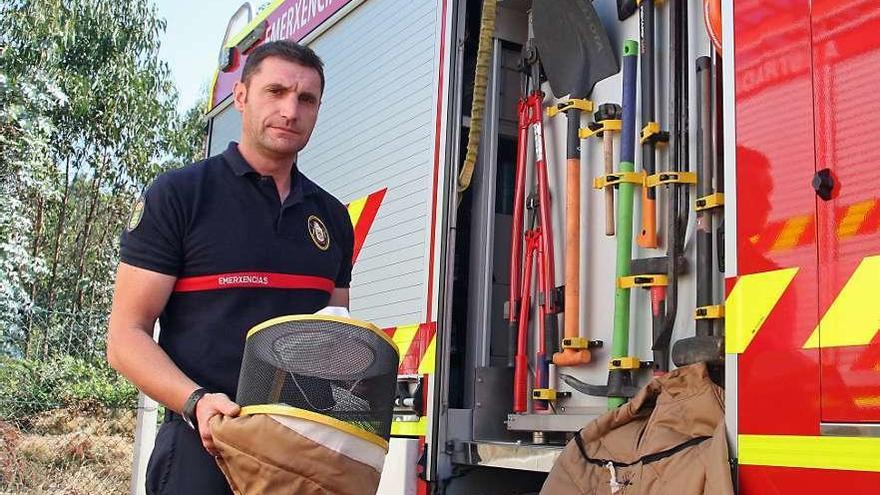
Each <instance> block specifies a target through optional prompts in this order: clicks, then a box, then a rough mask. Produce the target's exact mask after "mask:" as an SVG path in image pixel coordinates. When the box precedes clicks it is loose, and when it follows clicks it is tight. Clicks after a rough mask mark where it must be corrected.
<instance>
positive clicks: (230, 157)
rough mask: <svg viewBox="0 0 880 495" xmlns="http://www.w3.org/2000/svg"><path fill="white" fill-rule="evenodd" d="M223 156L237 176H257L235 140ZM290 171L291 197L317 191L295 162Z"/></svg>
mask: <svg viewBox="0 0 880 495" xmlns="http://www.w3.org/2000/svg"><path fill="white" fill-rule="evenodd" d="M223 158H224V159H225V161H226V164H227V165H229V168H230V169H231V170H232V172H233V173H234V174H235V175H237V176H239V177H243V176H245V175H248V174H253V175H255V176H259V173H258V172H257V171H256V170H254V168H253V167H251V165H250V164H249V163H248V162H247V160H245V159H244V157H243V156H242V155H241V152H240V151H238V143H236V142H235V141H231V142H230V143H229V146H228V147H227V148H226V151H224V152H223ZM290 173H291V174H292V177H291V178H290V179H291V180H290V196H291V197H292V198H298V197H302V196H303V195H306V196H308V195H312V194H316V193H317V192H318V186H317V185H316V184H315V183H314V182H312V181H311V180H309V179H308V177H306V176H305V175H303V174H302V173H301V172H300V171H299V167H297V166H296V163H294V164H293V167H292V168H291V169H290Z"/></svg>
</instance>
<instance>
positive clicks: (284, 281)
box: [174, 272, 336, 294]
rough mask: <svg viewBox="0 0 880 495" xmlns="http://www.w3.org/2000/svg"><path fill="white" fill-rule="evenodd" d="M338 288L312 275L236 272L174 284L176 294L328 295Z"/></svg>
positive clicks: (327, 279) (328, 280)
mask: <svg viewBox="0 0 880 495" xmlns="http://www.w3.org/2000/svg"><path fill="white" fill-rule="evenodd" d="M335 286H336V284H335V282H334V281H333V280H330V279H329V278H324V277H313V276H311V275H290V274H286V273H270V272H236V273H218V274H214V275H202V276H198V277H185V278H180V279H178V280H177V283H176V284H174V292H196V291H203V290H220V289H241V288H246V289H315V290H321V291H324V292H326V293H328V294H332V293H333V288H334V287H335Z"/></svg>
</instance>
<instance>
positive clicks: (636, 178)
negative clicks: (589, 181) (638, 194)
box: [593, 172, 645, 189]
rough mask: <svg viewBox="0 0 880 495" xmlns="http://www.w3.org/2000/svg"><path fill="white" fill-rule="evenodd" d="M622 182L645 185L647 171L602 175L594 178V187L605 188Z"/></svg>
mask: <svg viewBox="0 0 880 495" xmlns="http://www.w3.org/2000/svg"><path fill="white" fill-rule="evenodd" d="M622 183H627V184H636V185H639V186H641V185H644V183H645V172H618V173H615V174H605V175H600V176H598V177H596V178H594V179H593V189H605V188H606V187H613V186H616V185H618V184H622Z"/></svg>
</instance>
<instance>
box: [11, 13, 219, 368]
mask: <svg viewBox="0 0 880 495" xmlns="http://www.w3.org/2000/svg"><path fill="white" fill-rule="evenodd" d="M164 29H165V22H164V21H163V20H161V19H159V17H158V15H157V11H156V8H155V6H154V5H153V2H151V1H150V0H126V1H122V2H108V1H105V0H7V1H5V2H0V173H2V175H0V270H2V271H0V355H4V354H5V355H6V356H9V357H11V358H14V359H19V358H28V359H29V360H30V361H28V363H31V364H32V363H33V362H57V360H58V359H62V358H63V355H70V354H73V355H77V356H81V355H87V356H88V358H87V360H88V361H89V363H88V365H89V366H91V365H92V364H94V363H95V362H97V361H98V360H100V359H101V349H100V346H102V345H103V342H104V334H105V332H106V328H105V327H106V325H105V322H106V319H105V318H95V315H106V314H107V313H108V312H109V308H110V300H111V298H112V292H113V277H114V274H115V268H116V263H117V261H118V239H119V233H120V232H121V229H122V228H123V226H124V225H125V223H126V221H127V218H128V215H129V213H130V209H131V205H132V204H133V203H134V201H135V200H136V199H137V197H138V196H139V195H140V194H141V193H142V191H143V189H144V187H146V185H147V184H149V183H150V181H152V180H153V178H155V176H156V175H157V174H158V173H160V172H162V171H163V170H165V169H167V168H170V167H178V166H182V165H184V164H186V163H190V162H192V161H193V160H195V159H198V158H200V157H201V154H202V153H203V149H204V148H203V146H204V123H203V117H202V113H203V110H204V103H203V102H202V103H201V104H200V106H197V107H196V108H193V109H192V110H190V111H189V112H186V113H185V114H183V115H179V114H178V112H177V110H176V104H177V94H176V91H175V89H174V87H173V84H172V82H171V77H170V72H169V69H168V66H167V64H165V63H164V62H163V61H161V60H160V59H159V57H158V52H159V43H160V36H161V34H162V32H163V31H164ZM71 322H79V323H77V324H71ZM82 322H96V323H97V322H100V324H95V325H86V324H82ZM96 347H97V348H96ZM86 350H87V351H86ZM80 351H86V352H85V353H84V354H79V352H80ZM29 365H30V364H29ZM84 369H85V368H84ZM96 369H97V368H96Z"/></svg>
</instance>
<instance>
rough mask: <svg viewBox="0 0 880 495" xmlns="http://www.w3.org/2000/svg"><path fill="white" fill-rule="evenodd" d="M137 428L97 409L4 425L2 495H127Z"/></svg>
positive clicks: (122, 415) (0, 430)
mask: <svg viewBox="0 0 880 495" xmlns="http://www.w3.org/2000/svg"><path fill="white" fill-rule="evenodd" d="M135 423H136V416H135V412H134V411H132V410H111V409H107V408H104V407H101V406H97V405H95V404H81V405H79V406H77V407H71V408H63V409H54V410H51V411H46V412H43V413H40V414H38V415H37V416H35V417H34V418H30V419H29V421H28V422H27V424H25V423H18V424H16V423H11V422H3V421H0V495H13V494H14V495H19V494H22V495H24V494H29V495H30V494H37V495H40V494H53V495H93V494H96V493H114V494H115V493H127V492H128V491H129V485H130V483H131V466H132V455H133V445H134V429H135Z"/></svg>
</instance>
